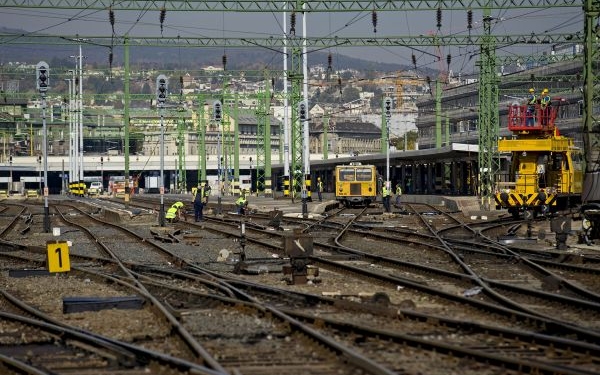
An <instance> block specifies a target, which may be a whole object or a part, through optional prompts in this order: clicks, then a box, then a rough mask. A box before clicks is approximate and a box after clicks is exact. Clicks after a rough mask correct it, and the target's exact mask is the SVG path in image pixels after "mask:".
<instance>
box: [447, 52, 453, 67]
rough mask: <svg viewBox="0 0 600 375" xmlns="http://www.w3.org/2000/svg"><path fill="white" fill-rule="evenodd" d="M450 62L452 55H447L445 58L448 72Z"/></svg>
mask: <svg viewBox="0 0 600 375" xmlns="http://www.w3.org/2000/svg"><path fill="white" fill-rule="evenodd" d="M451 62H452V55H451V54H448V56H446V64H448V70H450V63H451Z"/></svg>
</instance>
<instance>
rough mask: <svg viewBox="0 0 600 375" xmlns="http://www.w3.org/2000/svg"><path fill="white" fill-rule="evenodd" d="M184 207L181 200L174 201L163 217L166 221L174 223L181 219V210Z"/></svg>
mask: <svg viewBox="0 0 600 375" xmlns="http://www.w3.org/2000/svg"><path fill="white" fill-rule="evenodd" d="M184 208H185V205H184V204H183V203H181V202H175V203H173V204H172V205H171V207H169V209H168V210H167V213H166V214H165V219H166V220H167V222H169V223H176V222H177V221H179V220H181V218H182V217H183V212H182V211H183V210H184Z"/></svg>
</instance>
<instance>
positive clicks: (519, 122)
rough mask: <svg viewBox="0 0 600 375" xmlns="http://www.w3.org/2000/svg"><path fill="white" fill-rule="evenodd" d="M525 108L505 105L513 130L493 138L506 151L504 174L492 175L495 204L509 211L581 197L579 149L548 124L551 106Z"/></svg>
mask: <svg viewBox="0 0 600 375" xmlns="http://www.w3.org/2000/svg"><path fill="white" fill-rule="evenodd" d="M557 104H558V103H557ZM528 109H529V108H528V107H527V106H517V105H515V106H511V107H510V108H509V116H508V119H509V123H508V129H509V130H511V131H512V132H513V136H512V137H511V138H510V139H501V140H499V141H498V151H499V152H501V153H503V152H504V153H510V162H511V164H510V170H509V173H508V174H505V175H500V176H498V177H499V179H498V181H497V182H496V192H495V201H496V208H506V209H508V211H509V212H510V213H511V214H512V215H513V216H515V217H518V216H519V214H520V213H522V212H523V213H525V214H527V215H533V216H536V215H537V214H540V213H545V212H547V211H554V210H558V209H564V208H566V207H567V206H573V205H575V204H578V203H579V202H580V200H581V189H582V163H581V153H580V150H579V149H577V148H576V147H575V146H574V142H573V139H571V138H568V137H564V136H561V135H560V134H559V131H558V128H557V127H556V126H555V124H554V120H555V118H556V112H557V106H556V105H554V106H551V107H547V108H544V109H542V108H541V107H540V106H539V105H536V106H535V109H529V110H528Z"/></svg>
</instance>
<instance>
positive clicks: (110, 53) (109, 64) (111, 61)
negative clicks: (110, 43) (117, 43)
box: [108, 47, 113, 69]
mask: <svg viewBox="0 0 600 375" xmlns="http://www.w3.org/2000/svg"><path fill="white" fill-rule="evenodd" d="M112 63H113V51H112V47H111V48H110V51H109V52H108V66H109V67H110V68H111V69H112Z"/></svg>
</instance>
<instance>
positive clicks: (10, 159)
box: [8, 155, 13, 195]
mask: <svg viewBox="0 0 600 375" xmlns="http://www.w3.org/2000/svg"><path fill="white" fill-rule="evenodd" d="M8 163H9V164H10V183H9V185H8V195H10V192H11V191H12V186H13V175H12V155H9V156H8Z"/></svg>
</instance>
